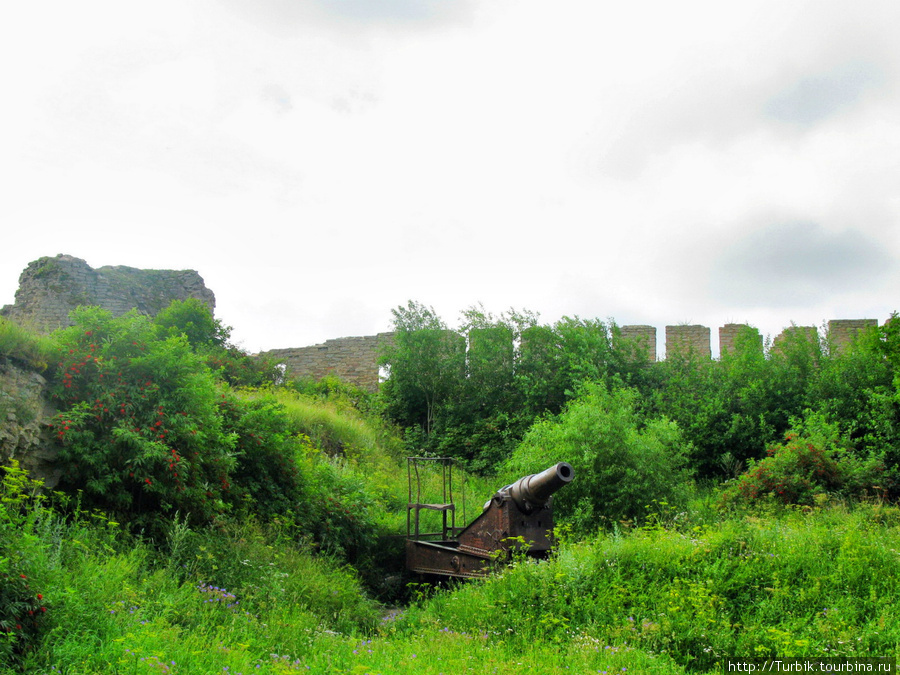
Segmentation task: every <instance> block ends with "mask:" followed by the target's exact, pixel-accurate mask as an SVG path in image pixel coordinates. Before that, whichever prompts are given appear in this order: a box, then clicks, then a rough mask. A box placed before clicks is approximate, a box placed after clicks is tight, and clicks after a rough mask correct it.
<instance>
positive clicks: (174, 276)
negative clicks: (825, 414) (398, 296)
mask: <svg viewBox="0 0 900 675" xmlns="http://www.w3.org/2000/svg"><path fill="white" fill-rule="evenodd" d="M189 297H194V298H199V299H200V300H202V301H203V302H205V303H206V304H207V305H208V306H209V308H210V309H211V310H215V302H216V301H215V295H214V294H213V292H212V291H211V290H209V289H208V288H206V285H205V284H204V282H203V279H202V278H201V277H200V275H199V274H198V273H197V272H195V271H194V270H177V271H176V270H140V269H136V268H133V267H123V266H117V267H100V268H98V269H93V268H91V267H90V266H89V265H88V264H87V263H86V262H85V261H84V260H81V259H80V258H75V257H73V256H69V255H62V254H60V255H57V256H56V257H52V258H51V257H45V258H40V259H38V260H36V261H34V262H32V263H30V264H29V265H28V267H26V268H25V270H24V271H23V272H22V274H21V276H20V277H19V289H18V290H17V291H16V298H15V304H13V305H6V306H5V307H3V308H2V309H0V316H4V317H7V318H9V319H12V320H14V321H16V322H17V323H20V324H22V325H26V326H30V327H33V328H36V329H38V330H41V331H47V332H48V331H51V330H54V329H56V328H59V327H61V326H67V325H70V324H69V319H68V314H69V312H70V311H71V310H72V309H74V308H75V307H77V306H78V305H99V306H101V307H104V308H105V309H108V310H110V311H111V312H112V313H113V315H115V316H120V315H122V314H124V313H125V312H127V311H129V310H131V309H132V308H137V310H138V311H139V312H141V313H143V314H147V315H150V316H154V315H155V314H157V313H158V312H159V311H160V310H162V309H163V308H165V307H167V306H168V305H169V303H170V302H172V300H185V299H187V298H189ZM877 324H878V322H877V321H876V320H875V319H852V320H833V321H829V322H828V328H827V332H828V334H827V336H826V337H827V338H828V339H829V340H830V341H831V343H832V344H833V345H835V347H836V348H838V349H840V348H841V347H842V346H843V345H847V344H849V343H850V342H851V341H852V340H853V337H854V336H855V334H856V333H857V332H858V331H859V330H860V329H862V328H867V327H870V326H876V325H877ZM619 330H620V339H622V340H631V341H634V342H635V343H636V344H637V345H639V348H642V349H645V350H646V353H647V357H648V358H649V359H650V360H651V361H655V360H656V355H657V331H656V328H655V327H654V326H646V325H634V326H620V327H619ZM745 331H750V333H751V337H750V339H751V340H755V341H756V342H758V344H759V349H762V348H763V339H762V336H761V335H760V334H759V332H758V331H757V330H756V329H755V328H752V327H750V326H747V325H745V324H727V325H725V326H722V327H721V328H719V351H720V353H721V354H724V353H726V352H728V351H731V350H732V349H734V345H735V343H736V340H737V339H738V337H739V336H740V335H741V334H742V333H743V332H745ZM791 332H801V333H805V334H807V335H808V336H809V337H810V338H814V337H817V336H818V331H817V330H816V328H815V327H811V326H792V327H790V328H788V329H786V330H785V331H784V332H783V333H782V334H781V335H780V336H779V337H777V338H775V340H774V342H773V348H777V345H778V343H779V341H780V340H783V339H785V338H786V337H787V336H788V335H789V334H790V333H791ZM392 336H393V333H379V334H377V335H368V336H361V337H343V338H336V339H333V340H327V341H325V342H323V343H321V344H317V345H312V346H309V347H298V348H286V349H272V350H269V351H266V352H263V353H262V354H261V355H260V356H265V357H268V358H272V359H275V360H277V361H279V362H281V363H283V364H284V366H285V372H286V374H287V375H288V376H289V377H293V378H311V379H320V378H322V377H324V376H326V375H334V376H336V377H339V378H341V379H342V380H345V381H347V382H351V383H353V384H355V385H357V386H360V387H363V388H365V389H369V390H375V389H377V388H378V383H379V372H378V371H379V369H378V356H379V353H380V351H381V349H382V346H383V345H384V344H385V343H386V342H388V341H390V340H391V339H392ZM710 338H711V333H710V329H709V328H707V327H706V326H696V325H693V326H688V325H678V326H666V329H665V341H666V343H665V347H666V354H667V355H669V354H675V353H678V352H682V353H683V352H685V351H693V352H694V353H696V354H699V355H702V356H707V357H711V356H712V349H711V345H710ZM460 339H462V338H460ZM510 346H512V345H511V342H510ZM463 348H465V347H464V346H463Z"/></svg>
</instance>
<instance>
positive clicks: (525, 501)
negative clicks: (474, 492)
mask: <svg viewBox="0 0 900 675" xmlns="http://www.w3.org/2000/svg"><path fill="white" fill-rule="evenodd" d="M573 478H575V469H573V468H572V465H571V464H569V463H568V462H559V463H558V464H554V465H553V466H551V467H549V468H547V469H544V470H543V471H541V472H540V473H535V474H531V475H530V476H524V477H522V478H520V479H519V480H517V481H516V482H515V483H513V484H512V485H507V486H506V487H504V488H502V489H501V490H500V492H506V493H508V494H509V496H510V497H512V500H513V501H514V502H515V504H516V506H518V507H519V509H521V510H522V511H524V512H526V513H530V512H531V511H532V510H533V509H535V508H540V507H542V506H544V505H545V504H546V503H547V502H548V501H550V497H552V496H553V493H554V492H556V491H557V490H559V489H560V488H561V487H563V486H564V485H566V484H567V483H570V482H571V481H572V479H573Z"/></svg>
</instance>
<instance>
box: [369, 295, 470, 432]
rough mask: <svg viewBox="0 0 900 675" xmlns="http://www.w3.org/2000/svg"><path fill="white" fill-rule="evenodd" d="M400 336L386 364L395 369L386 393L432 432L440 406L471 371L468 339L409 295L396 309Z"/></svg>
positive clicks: (393, 406)
mask: <svg viewBox="0 0 900 675" xmlns="http://www.w3.org/2000/svg"><path fill="white" fill-rule="evenodd" d="M391 313H392V314H393V316H394V319H393V327H394V331H395V334H394V340H393V341H392V342H391V343H390V344H388V345H387V346H386V347H385V351H384V352H383V354H382V356H381V358H380V361H379V362H380V364H381V365H383V366H386V367H387V369H388V371H389V373H390V375H389V379H388V381H387V382H386V383H385V387H384V395H385V397H386V399H387V400H388V410H389V414H391V415H392V416H393V417H394V418H395V419H396V420H397V421H398V422H400V423H401V424H405V425H407V426H411V425H418V426H419V427H421V429H422V430H423V431H424V432H425V434H426V436H427V435H430V434H431V432H432V430H433V428H434V424H435V419H436V414H437V410H438V407H439V406H440V405H441V404H442V403H443V402H444V401H445V400H446V399H448V398H450V397H451V396H452V394H453V393H454V392H455V391H457V390H458V389H459V387H460V386H461V384H462V380H463V378H464V374H465V341H464V340H463V338H462V336H460V335H458V334H457V333H454V332H452V331H450V330H449V329H448V328H447V326H446V324H445V323H444V322H443V321H442V320H441V319H440V317H438V315H437V313H436V312H435V311H434V309H433V308H431V307H426V306H425V305H422V304H420V303H417V302H414V301H412V300H410V301H409V303H408V304H407V306H406V307H402V306H400V307H397V308H395V309H393V310H391Z"/></svg>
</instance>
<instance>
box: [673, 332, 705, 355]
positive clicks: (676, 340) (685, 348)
mask: <svg viewBox="0 0 900 675" xmlns="http://www.w3.org/2000/svg"><path fill="white" fill-rule="evenodd" d="M675 353H679V354H690V353H693V354H696V355H697V356H707V357H709V356H712V350H711V348H710V345H709V328H707V327H706V326H666V354H667V355H669V354H675Z"/></svg>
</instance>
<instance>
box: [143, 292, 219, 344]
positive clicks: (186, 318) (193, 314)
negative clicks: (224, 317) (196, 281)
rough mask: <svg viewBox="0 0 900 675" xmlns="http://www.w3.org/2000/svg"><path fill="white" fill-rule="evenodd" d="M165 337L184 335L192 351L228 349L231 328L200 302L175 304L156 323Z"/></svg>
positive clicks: (189, 299) (164, 310)
mask: <svg viewBox="0 0 900 675" xmlns="http://www.w3.org/2000/svg"><path fill="white" fill-rule="evenodd" d="M153 323H155V324H156V325H157V326H158V327H159V329H160V332H161V334H162V335H163V336H167V337H177V336H179V335H183V336H184V337H185V339H186V340H187V341H188V343H189V344H190V345H191V347H194V348H195V349H196V348H198V347H224V346H225V345H226V344H227V343H228V339H229V337H230V336H231V328H229V327H228V326H225V325H223V324H222V322H221V321H219V320H218V319H216V318H214V317H213V314H212V312H211V311H210V309H209V307H208V306H207V305H206V303H205V302H203V301H202V300H199V299H197V298H188V299H187V300H174V301H172V304H170V305H169V306H168V307H166V308H165V309H163V310H162V311H161V312H159V313H158V314H157V315H156V317H155V318H154V319H153Z"/></svg>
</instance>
